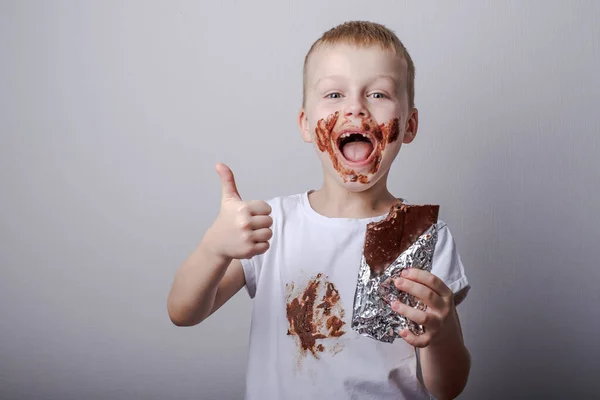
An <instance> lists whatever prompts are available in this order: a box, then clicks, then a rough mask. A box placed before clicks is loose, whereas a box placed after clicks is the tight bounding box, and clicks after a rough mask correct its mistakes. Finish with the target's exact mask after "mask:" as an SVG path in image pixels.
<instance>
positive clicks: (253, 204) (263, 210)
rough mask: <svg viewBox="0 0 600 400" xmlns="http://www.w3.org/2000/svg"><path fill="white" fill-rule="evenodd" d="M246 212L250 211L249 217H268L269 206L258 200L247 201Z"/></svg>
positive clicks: (269, 212)
mask: <svg viewBox="0 0 600 400" xmlns="http://www.w3.org/2000/svg"><path fill="white" fill-rule="evenodd" d="M247 204H248V211H250V215H269V214H271V206H270V205H269V204H268V203H266V202H264V201H260V200H253V201H249V202H248V203H247Z"/></svg>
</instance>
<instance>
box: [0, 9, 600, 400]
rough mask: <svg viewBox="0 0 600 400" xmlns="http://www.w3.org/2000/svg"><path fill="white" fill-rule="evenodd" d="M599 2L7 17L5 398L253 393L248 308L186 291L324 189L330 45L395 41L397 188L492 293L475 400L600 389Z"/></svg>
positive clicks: (0, 67)
mask: <svg viewBox="0 0 600 400" xmlns="http://www.w3.org/2000/svg"><path fill="white" fill-rule="evenodd" d="M599 15H600V3H599V2H594V1H527V2H523V1H516V0H513V1H495V2H492V1H485V2H484V1H475V0H473V1H465V2H458V1H449V2H447V1H437V2H422V1H421V2H408V1H401V2H399V1H374V2H371V3H367V2H364V1H349V0H336V1H327V2H319V1H302V2H300V1H276V0H272V1H248V2H242V1H239V2H234V1H219V2H216V1H211V2H199V1H198V2H192V1H162V2H157V1H148V2H146V1H145V2H142V1H137V2H134V1H127V2H117V1H102V2H101V1H85V2H84V1H2V2H1V3H0V60H1V62H0V133H1V135H0V185H1V186H0V266H1V269H0V398H2V399H108V398H110V399H216V398H223V399H230V398H231V399H234V398H240V397H241V396H242V393H243V387H244V372H245V362H246V356H247V350H246V349H247V341H248V339H247V334H248V328H249V323H250V311H251V307H252V303H251V301H249V300H248V296H247V294H246V293H245V292H244V291H243V292H241V293H240V294H238V295H237V296H236V297H234V298H233V299H232V301H231V302H230V303H228V304H227V305H226V306H225V307H224V308H223V309H222V310H221V311H220V312H219V313H218V314H216V315H214V316H213V317H211V318H210V319H209V320H207V321H206V322H205V323H203V324H202V325H200V326H197V327H194V328H176V327H174V326H172V325H171V323H170V321H169V319H168V316H167V313H166V297H167V293H168V290H169V287H170V284H171V281H172V278H173V275H174V273H175V271H176V269H177V268H178V266H179V264H180V263H181V262H182V260H183V259H184V258H185V257H186V256H187V255H188V253H189V252H190V251H191V250H192V249H193V248H194V247H195V246H196V244H197V243H198V242H199V240H200V239H201V237H202V234H203V232H204V230H205V229H206V228H207V227H208V226H209V224H210V223H211V221H212V219H213V217H214V216H215V214H216V212H217V207H218V202H219V194H220V192H219V182H218V179H217V176H216V174H215V172H214V169H213V168H214V164H215V163H216V162H217V161H225V162H227V163H229V164H230V166H231V168H232V169H233V171H234V172H235V173H236V176H237V180H238V187H239V190H240V193H241V194H242V196H244V197H245V198H247V199H253V198H254V199H266V198H270V197H272V196H275V195H282V194H291V193H297V192H300V191H304V190H306V189H309V188H316V187H318V186H319V185H320V183H321V177H320V166H319V163H318V162H317V158H316V156H315V155H314V153H313V150H312V148H311V147H310V146H308V145H304V144H303V143H302V142H301V140H300V136H299V133H298V131H297V128H296V113H297V110H298V107H299V105H300V99H301V68H302V61H303V57H304V55H305V53H306V51H307V50H308V48H309V46H310V44H311V43H312V42H313V41H314V40H315V39H317V38H318V36H319V35H320V34H321V33H322V32H323V31H325V30H327V29H329V28H330V27H332V26H334V25H336V24H338V23H340V22H342V21H345V20H349V19H368V20H375V21H379V22H382V23H384V24H387V25H388V26H390V27H391V28H393V29H394V30H395V31H396V32H397V34H398V35H399V37H400V38H401V39H402V40H403V41H404V42H405V44H406V46H407V47H408V49H409V50H410V52H411V54H412V56H413V58H414V60H415V63H416V66H417V82H416V93H417V98H416V102H417V106H418V107H419V110H420V118H421V125H420V131H419V135H418V137H417V140H416V141H415V142H414V143H413V144H411V145H410V146H406V147H404V148H403V150H402V151H401V152H400V156H399V159H398V160H397V162H396V163H395V165H394V167H393V172H392V175H391V179H390V187H391V189H392V190H393V192H394V193H395V194H397V195H398V196H403V197H406V198H408V199H409V200H410V201H412V202H437V203H439V204H442V217H443V218H444V219H445V220H446V221H447V222H448V223H449V224H450V226H451V228H452V230H453V233H454V235H455V236H456V240H457V242H458V245H459V248H460V250H461V254H462V257H463V260H464V263H465V265H466V266H467V272H468V276H469V278H470V281H471V283H472V286H473V289H472V291H471V293H470V295H469V297H468V299H467V301H466V302H465V303H464V305H462V306H461V307H460V313H461V318H462V322H463V325H464V332H465V339H466V342H467V345H468V347H469V349H470V350H471V352H472V357H473V368H472V373H471V377H470V381H469V385H468V387H467V389H466V390H465V392H464V394H463V395H462V396H461V398H463V399H506V398H553V399H554V398H556V399H558V398H592V397H595V396H598V393H600V383H599V381H598V379H597V377H598V376H599V375H600V368H599V365H598V363H599V360H600V350H599V345H598V343H597V339H598V335H599V334H600V311H599V307H598V306H599V294H598V293H599V288H600V269H599V266H600V245H599V243H598V241H599V239H600V227H599V226H600V225H599V223H598V222H599V221H598V199H599V197H600V196H599V195H600V190H599V187H600V162H599V161H598V156H599V153H600V140H599V136H600V120H599V117H598V113H597V110H596V109H597V107H598V106H599V105H600V78H599V73H598V71H600V51H599V50H600V28H599V24H600V18H599Z"/></svg>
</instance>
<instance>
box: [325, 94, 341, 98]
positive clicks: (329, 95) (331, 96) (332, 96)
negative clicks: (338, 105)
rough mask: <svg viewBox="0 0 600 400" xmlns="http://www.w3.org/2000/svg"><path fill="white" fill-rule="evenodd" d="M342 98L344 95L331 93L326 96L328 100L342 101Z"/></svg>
mask: <svg viewBox="0 0 600 400" xmlns="http://www.w3.org/2000/svg"><path fill="white" fill-rule="evenodd" d="M341 97H342V94H341V93H338V92H333V93H329V94H328V95H326V96H325V98H326V99H340V98H341Z"/></svg>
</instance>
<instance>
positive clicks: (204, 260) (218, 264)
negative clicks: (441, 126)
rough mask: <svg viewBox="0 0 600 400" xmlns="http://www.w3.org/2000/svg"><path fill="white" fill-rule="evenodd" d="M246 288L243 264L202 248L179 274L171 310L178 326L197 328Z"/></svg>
mask: <svg viewBox="0 0 600 400" xmlns="http://www.w3.org/2000/svg"><path fill="white" fill-rule="evenodd" d="M244 284H245V279H244V271H243V269H242V264H241V262H240V261H239V260H235V259H234V260H231V259H227V258H223V257H219V256H218V255H216V254H214V253H212V252H211V251H210V250H209V249H208V248H207V246H206V245H203V244H200V246H198V248H197V249H196V251H194V252H193V253H192V254H191V255H190V256H189V258H188V259H187V260H186V261H185V262H184V263H183V265H182V266H181V267H180V268H179V270H178V271H177V274H176V275H175V279H174V281H173V285H172V287H171V292H170V293H169V298H168V300H167V310H168V312H169V317H170V318H171V321H172V322H173V323H174V324H175V325H177V326H193V325H197V324H199V323H200V322H202V321H203V320H204V319H206V318H207V317H208V316H210V315H211V314H212V313H214V312H215V311H216V310H218V309H219V308H220V307H221V306H222V305H223V304H225V303H226V302H227V301H228V300H229V299H230V298H231V297H233V295H235V294H236V293H237V292H238V291H239V290H240V289H241V288H242V287H243V286H244Z"/></svg>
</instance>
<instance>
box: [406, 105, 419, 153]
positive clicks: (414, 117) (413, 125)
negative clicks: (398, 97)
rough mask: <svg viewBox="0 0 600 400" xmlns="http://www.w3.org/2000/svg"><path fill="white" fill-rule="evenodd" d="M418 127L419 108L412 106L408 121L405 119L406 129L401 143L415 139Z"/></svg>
mask: <svg viewBox="0 0 600 400" xmlns="http://www.w3.org/2000/svg"><path fill="white" fill-rule="evenodd" d="M418 128H419V110H417V109H416V108H413V110H412V113H411V114H410V117H408V121H406V130H405V131H404V138H403V139H402V143H405V144H408V143H410V142H412V141H413V140H415V136H417V129H418Z"/></svg>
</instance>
